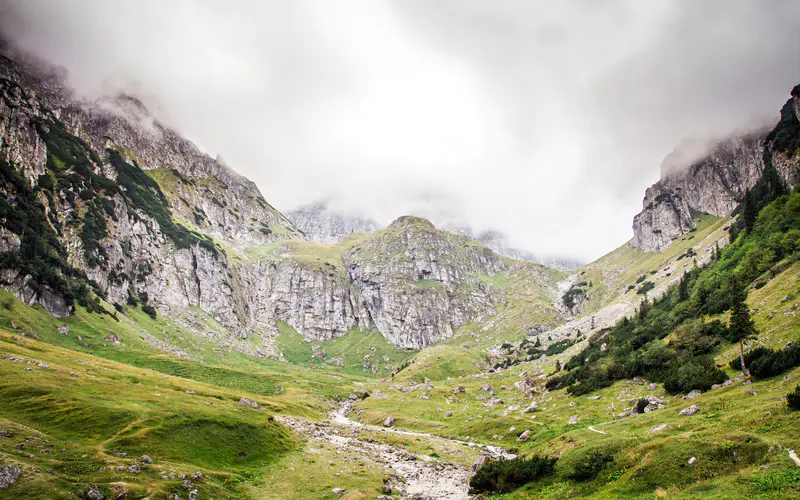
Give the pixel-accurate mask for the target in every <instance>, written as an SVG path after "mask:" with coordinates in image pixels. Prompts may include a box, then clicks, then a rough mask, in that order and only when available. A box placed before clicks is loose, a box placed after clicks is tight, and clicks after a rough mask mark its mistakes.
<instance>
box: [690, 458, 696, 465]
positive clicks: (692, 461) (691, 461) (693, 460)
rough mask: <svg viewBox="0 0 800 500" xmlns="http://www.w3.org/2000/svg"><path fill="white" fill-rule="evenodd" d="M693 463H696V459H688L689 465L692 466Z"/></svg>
mask: <svg viewBox="0 0 800 500" xmlns="http://www.w3.org/2000/svg"><path fill="white" fill-rule="evenodd" d="M695 462H697V458H695V457H692V458H690V459H689V465H694V463H695Z"/></svg>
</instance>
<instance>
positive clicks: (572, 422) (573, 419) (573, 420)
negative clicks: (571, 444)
mask: <svg viewBox="0 0 800 500" xmlns="http://www.w3.org/2000/svg"><path fill="white" fill-rule="evenodd" d="M577 423H578V416H577V415H573V416H571V417H569V425H576V424H577Z"/></svg>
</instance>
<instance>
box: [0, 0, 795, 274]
mask: <svg viewBox="0 0 800 500" xmlns="http://www.w3.org/2000/svg"><path fill="white" fill-rule="evenodd" d="M0 29H2V30H3V32H4V33H5V34H6V36H8V37H10V38H11V39H12V40H14V42H15V43H16V44H17V45H18V46H20V48H22V49H24V50H27V51H30V52H32V53H34V54H36V55H38V56H39V57H42V58H44V59H47V60H49V61H51V62H54V63H56V64H59V65H61V66H64V67H65V68H66V69H67V70H68V75H69V79H70V83H71V84H72V85H73V86H74V87H75V88H76V89H77V90H78V91H79V92H80V93H81V94H83V95H85V96H87V97H93V96H99V95H113V94H115V93H117V92H120V91H123V92H127V93H130V94H133V95H135V96H136V97H139V98H140V99H141V100H142V101H143V102H145V103H146V104H147V106H148V107H149V109H150V110H151V111H152V112H153V113H154V115H155V116H156V117H157V118H158V119H159V120H161V121H163V122H164V123H166V124H168V125H170V126H172V127H174V128H175V129H177V130H178V131H179V132H181V133H182V134H183V135H185V136H186V137H188V138H189V139H191V140H192V141H194V142H195V143H196V144H197V145H198V146H199V147H200V148H201V149H203V150H204V151H206V152H207V153H209V154H211V155H212V156H215V155H220V156H222V157H223V158H224V159H225V161H226V163H227V164H229V165H230V166H231V167H232V168H234V169H235V170H237V171H238V172H240V173H242V174H243V175H245V176H247V177H249V178H250V179H252V180H253V181H255V182H256V184H257V185H258V186H259V188H260V189H261V191H262V193H263V194H264V196H265V198H266V199H267V200H268V201H269V202H270V203H271V204H272V205H273V206H276V207H278V208H279V209H282V210H284V211H288V210H291V209H293V208H296V207H298V206H301V205H304V204H306V203H310V202H313V201H317V200H330V203H331V206H333V207H335V208H337V209H340V210H342V211H345V212H349V213H353V214H358V215H362V216H368V217H372V218H374V219H376V220H378V221H379V222H381V223H384V224H386V223H388V222H390V221H391V220H393V219H395V218H396V217H398V216H400V215H404V214H409V213H410V214H414V215H422V216H427V217H430V218H432V219H433V220H434V221H436V222H438V223H445V222H452V223H460V224H468V225H470V226H472V227H473V228H474V229H476V230H482V229H495V230H499V231H501V232H503V233H505V234H506V235H508V237H509V239H510V242H511V243H512V244H514V245H516V246H519V247H522V248H526V249H528V250H530V251H533V252H535V253H538V254H541V255H550V256H560V257H565V258H576V259H580V260H583V261H590V260H593V259H595V258H597V257H599V256H601V255H603V254H605V253H606V252H608V251H610V250H612V249H614V248H616V247H617V246H619V245H621V244H623V243H624V242H626V241H627V240H628V239H630V237H631V235H632V230H631V221H632V217H633V215H635V214H636V213H637V212H638V211H639V210H641V200H642V198H643V196H644V190H645V188H646V187H647V186H649V185H650V184H652V183H653V182H655V181H656V180H657V179H658V177H659V166H660V164H661V161H662V159H663V158H664V157H665V156H666V155H667V154H668V153H669V152H670V151H672V150H673V148H675V147H676V146H677V145H678V144H679V143H681V142H682V141H685V140H687V139H692V140H695V141H701V142H703V141H707V140H709V138H713V137H723V136H726V135H729V134H732V133H738V132H741V131H745V130H748V129H751V128H753V127H756V126H758V125H761V124H763V123H765V122H766V123H771V122H776V121H777V117H778V111H779V109H780V107H781V105H782V104H783V102H785V101H786V99H787V98H788V94H789V91H790V89H791V88H792V87H793V86H794V85H795V84H797V83H798V82H800V0H771V1H769V2H765V1H759V0H703V1H691V0H650V1H647V2H642V1H640V0H572V1H558V2H555V1H552V0H550V1H546V2H545V1H533V0H504V1H502V2H498V1H496V0H396V1H395V0H337V1H330V0H282V1H278V0H240V1H234V0H228V1H221V0H191V1H190V0H171V1H169V2H164V1H160V0H137V1H130V0H128V1H122V0H50V1H47V0H0Z"/></svg>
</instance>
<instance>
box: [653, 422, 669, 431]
mask: <svg viewBox="0 0 800 500" xmlns="http://www.w3.org/2000/svg"><path fill="white" fill-rule="evenodd" d="M666 428H667V424H658V425H654V426H653V427H651V428H650V432H658V431H663V430H664V429H666Z"/></svg>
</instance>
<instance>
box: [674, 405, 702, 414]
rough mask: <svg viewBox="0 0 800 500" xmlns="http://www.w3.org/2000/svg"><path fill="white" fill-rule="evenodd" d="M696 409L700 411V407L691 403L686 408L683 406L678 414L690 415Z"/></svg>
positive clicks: (695, 411)
mask: <svg viewBox="0 0 800 500" xmlns="http://www.w3.org/2000/svg"><path fill="white" fill-rule="evenodd" d="M698 411H700V407H699V406H697V405H692V406H690V407H688V408H684V409H683V410H681V411H680V413H678V415H684V416H692V415H694V414H695V413H697V412H698Z"/></svg>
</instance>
